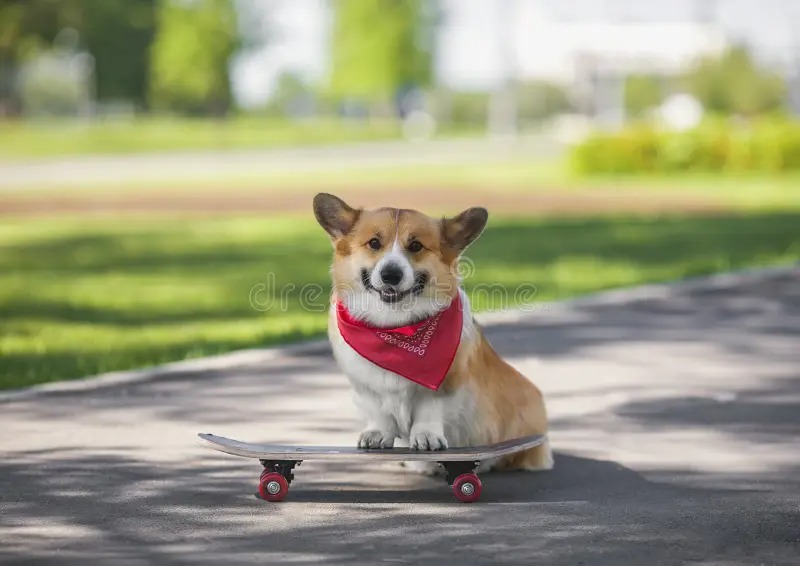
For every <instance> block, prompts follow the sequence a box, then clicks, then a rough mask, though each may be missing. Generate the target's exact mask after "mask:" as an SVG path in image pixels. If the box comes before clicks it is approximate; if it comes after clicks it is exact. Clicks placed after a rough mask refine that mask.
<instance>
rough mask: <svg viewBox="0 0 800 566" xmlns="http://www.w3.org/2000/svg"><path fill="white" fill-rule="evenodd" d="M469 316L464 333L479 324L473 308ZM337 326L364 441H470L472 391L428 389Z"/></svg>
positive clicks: (336, 340) (428, 444)
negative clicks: (363, 350) (366, 352)
mask: <svg viewBox="0 0 800 566" xmlns="http://www.w3.org/2000/svg"><path fill="white" fill-rule="evenodd" d="M462 297H463V295H462ZM333 320H334V321H335V315H334V318H333ZM464 321H465V322H464V327H463V328H462V339H463V334H466V333H469V332H471V331H472V329H473V323H472V318H471V316H470V314H469V311H468V309H465V312H464ZM333 324H334V325H335V322H334V323H333ZM331 330H332V331H331V333H330V337H331V345H332V347H333V354H334V357H335V358H336V361H337V363H338V364H339V367H340V368H341V369H342V371H343V372H344V373H345V374H346V375H347V377H348V379H349V380H350V384H351V386H352V390H353V398H354V401H355V404H356V406H357V407H358V409H359V410H360V412H361V413H362V415H363V417H364V420H365V421H366V425H367V426H366V429H365V430H364V432H363V433H362V438H361V440H360V441H359V444H360V445H362V446H365V447H372V448H377V447H380V446H391V445H392V443H393V442H394V439H395V437H399V438H400V439H401V442H402V444H405V443H408V445H409V446H411V447H413V448H422V449H428V448H431V449H437V448H446V447H447V446H448V445H449V446H459V445H467V444H470V436H471V429H472V426H471V425H472V424H473V423H474V410H475V409H474V399H473V397H472V392H471V391H467V390H465V389H462V390H459V391H456V392H454V393H447V394H445V393H443V392H436V391H431V390H429V389H426V388H425V387H423V386H421V385H418V384H416V383H414V382H412V381H410V380H408V379H406V378H404V377H402V376H400V375H397V374H396V373H394V372H391V371H387V370H385V369H383V368H381V367H379V366H377V365H375V364H373V363H372V362H370V361H369V360H367V359H365V358H364V357H362V356H361V355H360V354H359V353H358V352H356V351H355V350H354V349H353V348H351V347H350V346H349V345H348V344H347V343H346V342H345V341H344V339H343V338H342V336H341V334H340V333H339V330H338V327H334V328H332V329H331Z"/></svg>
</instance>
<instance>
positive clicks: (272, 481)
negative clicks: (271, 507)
mask: <svg viewBox="0 0 800 566" xmlns="http://www.w3.org/2000/svg"><path fill="white" fill-rule="evenodd" d="M258 493H259V494H260V495H261V498H262V499H266V500H267V501H283V498H284V497H286V494H287V493H289V482H288V481H286V478H285V477H283V476H282V475H281V474H279V473H278V472H267V473H263V472H262V473H261V481H259V482H258Z"/></svg>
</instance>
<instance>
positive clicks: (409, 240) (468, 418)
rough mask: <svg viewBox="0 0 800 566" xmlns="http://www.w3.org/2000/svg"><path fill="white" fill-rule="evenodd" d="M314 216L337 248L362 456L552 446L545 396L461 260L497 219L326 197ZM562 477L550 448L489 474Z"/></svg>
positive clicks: (338, 289)
mask: <svg viewBox="0 0 800 566" xmlns="http://www.w3.org/2000/svg"><path fill="white" fill-rule="evenodd" d="M314 214H315V216H316V219H317V221H318V222H319V224H320V225H321V226H322V228H323V229H324V230H325V231H326V232H327V233H328V235H329V236H330V239H331V241H332V243H333V249H334V253H333V264H332V266H331V274H332V278H333V291H332V293H331V308H330V318H329V326H328V335H329V338H330V341H331V345H332V348H333V354H334V357H335V359H336V361H337V363H338V365H339V367H340V368H341V370H342V371H343V372H344V373H345V374H346V376H347V377H348V379H349V381H350V384H351V386H352V392H353V396H354V400H355V404H356V406H357V407H358V409H359V410H360V412H361V413H362V415H363V417H364V420H365V421H366V427H365V428H364V430H363V432H361V435H360V437H359V439H358V446H359V447H361V448H389V447H392V446H395V445H405V446H408V447H410V448H412V449H415V450H442V449H445V448H448V447H456V446H478V445H483V444H492V443H496V442H501V441H504V440H509V439H512V438H517V437H521V436H526V435H532V434H546V432H547V414H546V411H545V404H544V399H543V397H542V393H541V392H540V391H539V389H538V388H537V387H536V386H535V385H534V384H533V383H532V382H531V381H529V380H528V379H527V378H525V377H524V376H523V375H522V374H521V373H520V372H518V371H517V370H515V369H514V368H513V367H511V366H510V365H509V364H508V363H506V362H505V361H503V360H502V359H501V358H500V356H499V355H498V354H497V353H496V352H495V351H494V349H493V348H492V346H491V345H490V344H489V342H488V341H487V340H486V338H485V337H484V335H483V333H482V332H481V329H480V327H479V326H478V324H477V323H476V322H475V320H474V319H473V317H472V315H471V311H470V303H469V299H468V297H467V295H466V293H464V291H463V290H462V289H461V287H460V278H459V274H458V262H459V257H460V255H461V253H462V252H463V251H464V250H465V249H466V248H467V246H469V245H470V244H471V243H472V242H474V241H475V240H476V239H477V238H478V236H480V234H481V232H482V231H483V229H484V227H485V226H486V222H487V220H488V212H487V211H486V209H484V208H469V209H467V210H465V211H463V212H461V213H460V214H458V215H457V216H455V217H452V218H443V219H436V218H431V217H429V216H426V215H425V214H423V213H421V212H418V211H416V210H406V209H396V208H379V209H375V210H364V209H356V208H352V207H351V206H349V205H348V204H347V203H345V202H344V201H343V200H341V199H339V198H338V197H336V196H334V195H330V194H326V193H321V194H318V195H316V197H315V198H314ZM410 464H412V463H408V464H407V465H410ZM413 464H414V466H412V467H414V468H417V469H418V471H421V472H425V473H433V472H435V468H436V464H435V463H433V464H428V463H420V462H414V463H413ZM552 467H553V456H552V453H551V449H550V445H549V442H548V441H547V440H546V441H545V442H544V443H543V444H541V445H540V446H537V447H535V448H531V449H529V450H525V451H522V452H518V453H516V454H513V455H510V456H505V457H502V458H499V459H495V460H494V461H487V462H484V463H483V464H482V465H481V468H479V469H480V470H482V471H488V470H489V469H497V470H512V469H522V470H547V469H550V468H552Z"/></svg>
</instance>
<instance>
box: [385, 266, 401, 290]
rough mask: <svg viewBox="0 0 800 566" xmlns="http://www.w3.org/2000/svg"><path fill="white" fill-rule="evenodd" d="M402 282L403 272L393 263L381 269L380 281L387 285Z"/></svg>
mask: <svg viewBox="0 0 800 566" xmlns="http://www.w3.org/2000/svg"><path fill="white" fill-rule="evenodd" d="M402 280H403V270H402V269H400V267H399V266H398V265H395V264H393V263H390V264H388V265H387V266H386V267H384V268H383V269H381V281H383V282H384V283H386V284H387V285H397V284H398V283H400V281H402Z"/></svg>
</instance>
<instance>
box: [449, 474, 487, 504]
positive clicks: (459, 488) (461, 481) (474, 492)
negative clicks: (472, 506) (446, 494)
mask: <svg viewBox="0 0 800 566" xmlns="http://www.w3.org/2000/svg"><path fill="white" fill-rule="evenodd" d="M482 490H483V484H481V480H480V479H479V478H478V476H476V475H475V474H461V475H460V476H458V477H457V478H456V481H454V482H453V495H455V496H456V499H458V500H459V501H461V502H462V503H472V502H473V501H477V500H478V499H479V498H480V496H481V491H482Z"/></svg>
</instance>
